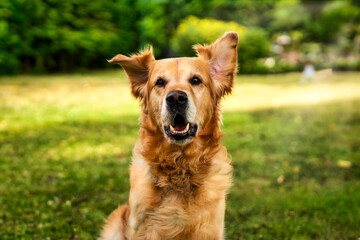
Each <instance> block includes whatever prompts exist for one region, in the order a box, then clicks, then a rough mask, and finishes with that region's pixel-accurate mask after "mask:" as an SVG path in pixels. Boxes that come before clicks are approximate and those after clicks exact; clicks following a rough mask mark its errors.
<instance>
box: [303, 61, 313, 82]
mask: <svg viewBox="0 0 360 240" xmlns="http://www.w3.org/2000/svg"><path fill="white" fill-rule="evenodd" d="M308 79H310V80H312V81H313V82H315V68H314V65H313V64H312V62H311V61H310V60H306V63H305V68H304V71H303V74H302V76H301V78H300V83H301V84H305V83H307V81H308Z"/></svg>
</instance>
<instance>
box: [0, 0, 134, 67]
mask: <svg viewBox="0 0 360 240" xmlns="http://www.w3.org/2000/svg"><path fill="white" fill-rule="evenodd" d="M0 7H1V11H0V12H1V13H0V37H1V38H0V39H1V42H0V69H1V70H0V71H2V73H16V72H19V71H21V70H22V71H25V72H27V71H30V70H31V71H34V72H43V71H67V70H70V69H73V68H81V67H86V68H92V67H104V66H106V65H107V63H106V61H105V59H106V58H109V57H111V56H112V55H113V52H114V51H118V52H129V51H134V50H135V49H136V48H137V45H138V44H137V38H136V35H137V32H138V30H137V29H136V27H135V28H134V22H135V21H136V19H137V18H138V16H137V15H136V13H132V14H128V13H129V12H131V11H132V9H133V8H134V2H133V1H131V0H113V1H86V0H67V1H61V0H44V1H42V0H27V1H23V0H2V1H1V3H0Z"/></svg>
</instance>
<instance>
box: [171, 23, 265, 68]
mask: <svg viewBox="0 0 360 240" xmlns="http://www.w3.org/2000/svg"><path fill="white" fill-rule="evenodd" d="M227 31H235V32H238V33H239V46H238V53H239V54H238V55H239V57H238V59H239V67H240V72H243V73H253V72H256V69H261V71H263V69H262V67H259V68H257V67H256V64H257V59H259V58H263V57H266V56H267V55H268V53H269V48H270V41H269V38H268V35H267V33H266V32H265V31H264V30H262V29H259V28H246V27H244V26H242V25H240V24H237V23H235V22H224V21H219V20H215V19H199V18H196V17H194V16H190V17H188V18H186V19H184V20H183V21H182V22H181V23H180V24H179V26H178V28H177V29H176V31H175V33H174V35H173V38H172V40H171V47H172V49H173V50H174V51H175V52H176V53H178V54H179V55H184V56H193V55H195V52H194V50H192V45H194V44H197V43H201V44H209V43H211V42H213V41H215V40H216V39H217V38H218V37H220V36H221V35H222V34H224V33H225V32H227Z"/></svg>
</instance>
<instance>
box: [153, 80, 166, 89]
mask: <svg viewBox="0 0 360 240" xmlns="http://www.w3.org/2000/svg"><path fill="white" fill-rule="evenodd" d="M155 86H158V87H164V86H165V81H164V80H163V79H162V78H159V79H158V80H157V81H156V83H155Z"/></svg>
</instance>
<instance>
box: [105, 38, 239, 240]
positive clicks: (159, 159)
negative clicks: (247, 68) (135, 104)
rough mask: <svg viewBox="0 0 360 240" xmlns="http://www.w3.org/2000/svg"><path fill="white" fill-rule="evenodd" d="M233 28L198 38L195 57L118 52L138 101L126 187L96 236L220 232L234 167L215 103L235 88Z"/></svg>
mask: <svg viewBox="0 0 360 240" xmlns="http://www.w3.org/2000/svg"><path fill="white" fill-rule="evenodd" d="M237 44H238V34H237V33H236V32H227V33H225V34H224V35H223V36H222V37H221V38H219V39H218V40H216V41H215V42H214V43H213V44H211V45H196V46H194V49H195V50H196V52H197V57H189V58H169V59H162V60H155V58H154V56H153V53H152V48H149V49H148V50H145V51H142V52H140V53H139V54H136V55H133V56H131V57H126V56H124V55H121V54H119V55H116V56H115V57H114V58H112V59H111V60H110V61H109V62H110V63H113V64H120V65H121V66H122V67H123V68H124V70H125V72H126V74H127V76H128V78H129V80H130V83H131V91H132V94H133V95H134V96H135V97H136V98H139V99H140V100H141V108H142V114H141V117H140V121H141V128H140V139H139V141H138V142H137V143H136V145H135V147H134V149H133V156H132V163H131V167H130V194H129V200H128V202H127V203H126V204H125V205H122V206H119V207H118V208H117V209H116V210H115V211H114V212H113V213H111V215H110V216H109V217H108V219H107V222H106V225H105V226H104V229H103V231H102V233H101V237H100V239H101V240H125V239H128V240H133V239H148V240H149V239H154V240H157V239H164V240H167V239H171V240H186V239H196V240H201V239H204V240H205V239H207V240H209V239H210V240H211V239H214V240H215V239H224V214H225V195H226V193H227V191H228V189H229V187H230V185H231V180H232V177H231V175H232V167H231V166H230V158H229V156H228V154H227V151H226V148H225V147H224V146H222V145H221V138H222V132H221V130H220V124H221V113H220V102H221V99H222V97H223V96H224V95H226V94H229V93H230V92H231V89H232V85H233V82H234V78H235V74H236V70H237Z"/></svg>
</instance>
